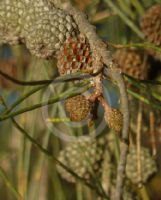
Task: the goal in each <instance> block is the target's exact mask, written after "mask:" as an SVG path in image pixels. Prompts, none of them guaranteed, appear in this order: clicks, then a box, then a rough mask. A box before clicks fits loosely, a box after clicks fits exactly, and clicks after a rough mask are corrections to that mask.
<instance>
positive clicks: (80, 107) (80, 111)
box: [65, 95, 92, 121]
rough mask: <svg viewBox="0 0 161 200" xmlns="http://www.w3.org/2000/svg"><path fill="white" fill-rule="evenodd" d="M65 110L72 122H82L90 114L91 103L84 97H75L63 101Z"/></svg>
mask: <svg viewBox="0 0 161 200" xmlns="http://www.w3.org/2000/svg"><path fill="white" fill-rule="evenodd" d="M65 110H66V111H67V112H68V113H69V116H70V119H71V120H72V121H82V120H84V119H85V118H87V117H88V116H89V114H90V113H91V110H92V103H91V102H90V101H89V100H87V99H86V97H85V96H84V95H77V96H75V97H71V98H69V99H67V100H66V101H65Z"/></svg>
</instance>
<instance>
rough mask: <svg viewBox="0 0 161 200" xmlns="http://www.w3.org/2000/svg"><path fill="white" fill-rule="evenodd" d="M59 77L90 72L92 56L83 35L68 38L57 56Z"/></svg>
mask: <svg viewBox="0 0 161 200" xmlns="http://www.w3.org/2000/svg"><path fill="white" fill-rule="evenodd" d="M57 66H58V70H59V73H60V75H64V74H71V73H75V72H78V71H83V72H92V70H93V67H92V54H91V51H90V46H89V43H88V41H87V39H86V38H85V37H84V36H83V35H79V36H78V37H70V38H69V39H68V40H67V41H66V42H65V43H64V45H63V48H62V50H61V51H60V52H59V55H58V63H57Z"/></svg>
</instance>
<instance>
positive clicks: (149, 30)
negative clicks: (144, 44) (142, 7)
mask: <svg viewBox="0 0 161 200" xmlns="http://www.w3.org/2000/svg"><path fill="white" fill-rule="evenodd" d="M140 25H141V29H142V31H143V33H144V35H145V38H146V40H147V41H148V42H150V43H152V44H154V45H156V46H158V47H161V5H160V4H156V5H153V6H152V7H150V8H149V9H148V10H147V11H146V12H145V14H144V15H143V17H142V19H141V22H140ZM149 53H150V54H152V55H154V56H155V57H156V58H158V59H160V60H161V53H157V52H155V51H153V50H150V51H149Z"/></svg>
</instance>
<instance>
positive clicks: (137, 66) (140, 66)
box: [113, 50, 149, 79]
mask: <svg viewBox="0 0 161 200" xmlns="http://www.w3.org/2000/svg"><path fill="white" fill-rule="evenodd" d="M113 56H114V59H115V60H116V62H117V63H118V65H119V67H120V68H121V70H122V72H124V73H126V74H128V75H130V76H132V77H134V78H136V79H146V77H147V73H148V68H149V64H148V61H147V59H145V57H144V54H143V53H142V52H139V51H135V50H117V51H116V52H115V53H114V55H113Z"/></svg>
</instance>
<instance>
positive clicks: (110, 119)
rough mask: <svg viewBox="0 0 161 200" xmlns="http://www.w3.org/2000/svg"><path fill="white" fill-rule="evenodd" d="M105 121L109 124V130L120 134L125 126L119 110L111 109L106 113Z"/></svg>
mask: <svg viewBox="0 0 161 200" xmlns="http://www.w3.org/2000/svg"><path fill="white" fill-rule="evenodd" d="M105 120H106V122H107V123H108V126H109V128H111V129H113V130H115V131H116V132H120V131H121V130H122V126H123V115H122V113H121V112H120V111H119V110H117V109H111V110H109V111H106V112H105Z"/></svg>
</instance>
